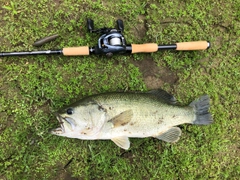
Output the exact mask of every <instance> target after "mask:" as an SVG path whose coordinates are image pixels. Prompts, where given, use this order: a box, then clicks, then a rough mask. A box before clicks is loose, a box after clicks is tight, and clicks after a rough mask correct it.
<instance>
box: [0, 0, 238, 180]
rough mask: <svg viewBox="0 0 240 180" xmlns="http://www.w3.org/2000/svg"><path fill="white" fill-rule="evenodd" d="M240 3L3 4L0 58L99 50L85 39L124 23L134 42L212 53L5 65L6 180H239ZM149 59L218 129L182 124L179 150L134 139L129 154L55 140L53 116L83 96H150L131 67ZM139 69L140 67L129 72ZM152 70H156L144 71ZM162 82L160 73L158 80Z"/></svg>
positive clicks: (1, 70) (0, 167) (2, 127)
mask: <svg viewBox="0 0 240 180" xmlns="http://www.w3.org/2000/svg"><path fill="white" fill-rule="evenodd" d="M239 6H240V3H239V1H234V2H233V1H228V2H227V1H223V0H220V1H214V0H211V1H204V0H198V1H194V0H189V1H184V2H183V1H154V0H148V1H145V2H141V1H121V2H115V1H90V0H85V1H76V0H69V1H67V0H62V1H57V0H55V1H46V0H44V1H32V0H30V1H21V2H20V1H7V0H2V1H1V3H0V16H1V17H2V18H1V19H0V25H1V29H0V34H1V36H0V44H1V49H0V51H1V52H2V51H24V50H33V49H36V48H33V47H32V46H31V44H32V43H33V42H34V41H35V40H36V39H39V38H42V37H45V36H48V35H51V34H55V33H58V34H59V35H60V38H58V39H57V40H56V41H53V42H50V43H48V44H45V45H44V46H43V47H42V49H59V48H62V47H67V46H84V45H89V46H94V45H95V44H96V43H97V39H98V36H97V35H94V34H89V33H87V31H86V28H85V24H86V18H87V17H90V18H92V19H93V20H94V23H95V27H96V28H101V27H104V26H106V27H114V26H115V21H116V19H117V18H121V19H122V20H124V25H125V32H124V35H125V38H126V40H127V42H128V43H145V42H157V43H158V44H169V43H175V42H181V41H193V40H209V41H210V42H211V44H212V47H211V49H209V50H207V51H194V52H175V51H162V52H157V53H152V54H147V55H143V54H135V55H130V56H124V55H122V56H120V55H119V56H113V57H112V58H106V57H104V56H89V57H63V56H26V57H8V58H5V57H4V58H3V57H2V58H0V117H1V118H0V179H4V180H5V179H68V178H70V176H73V177H76V178H78V179H238V178H239V176H240V174H239V172H240V165H239V129H240V127H239V118H240V114H239V108H240V95H239V92H240V88H239V87H240V71H239V65H240V58H239V47H238V45H239V43H240V38H239V37H240V22H239V17H240V14H239V10H238V7H239ZM145 58H148V59H149V58H150V59H153V60H154V62H155V65H156V66H159V67H167V68H168V69H170V70H171V71H172V72H176V73H177V76H178V81H177V82H176V83H174V84H170V83H168V82H167V81H165V83H164V84H163V87H160V88H164V89H166V90H167V91H169V92H171V93H173V94H174V95H175V96H176V97H177V99H178V100H179V101H180V102H181V103H182V104H188V103H190V102H191V101H192V100H194V99H195V98H196V97H198V96H199V95H201V94H205V93H207V94H209V96H210V97H211V113H212V114H213V117H214V121H215V122H214V124H212V125H210V126H191V125H182V126H181V128H182V130H183V134H182V136H181V140H180V141H179V142H178V143H176V144H169V143H165V142H160V141H159V140H157V139H153V138H145V139H131V142H132V146H131V148H130V150H128V151H124V150H121V149H119V148H118V147H117V146H116V145H115V144H113V143H112V142H110V141H82V140H78V139H68V138H62V137H57V136H53V135H51V134H49V130H51V129H53V128H56V127H57V126H58V122H57V120H56V118H55V117H54V112H55V111H56V110H58V109H59V108H60V107H62V106H64V105H67V104H69V103H70V102H73V101H75V100H77V99H79V98H81V97H84V96H87V95H90V94H96V93H100V92H108V91H118V90H126V91H146V90H147V89H151V87H150V86H146V85H145V83H144V81H145V78H146V77H145V76H144V75H143V72H141V70H140V68H138V67H137V66H135V65H134V64H138V63H139V62H141V61H144V59H145ZM132 62H134V64H133V63H132ZM147 70H148V71H151V69H147ZM163 75H164V74H161V72H159V74H157V77H158V78H159V80H161V77H162V76H163Z"/></svg>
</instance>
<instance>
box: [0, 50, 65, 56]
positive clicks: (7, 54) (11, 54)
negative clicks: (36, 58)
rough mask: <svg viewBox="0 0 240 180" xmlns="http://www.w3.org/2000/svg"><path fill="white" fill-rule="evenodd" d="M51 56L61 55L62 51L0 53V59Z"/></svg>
mask: <svg viewBox="0 0 240 180" xmlns="http://www.w3.org/2000/svg"><path fill="white" fill-rule="evenodd" d="M52 54H62V50H45V51H22V52H0V57H5V56H25V55H52Z"/></svg>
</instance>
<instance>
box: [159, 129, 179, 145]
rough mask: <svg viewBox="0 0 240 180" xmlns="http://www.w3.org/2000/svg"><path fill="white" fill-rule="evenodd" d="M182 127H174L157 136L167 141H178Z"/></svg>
mask: <svg viewBox="0 0 240 180" xmlns="http://www.w3.org/2000/svg"><path fill="white" fill-rule="evenodd" d="M181 133H182V131H181V129H180V128H179V127H172V128H171V129H169V130H168V131H166V132H164V133H162V134H160V135H159V136H156V137H155V138H157V139H160V140H163V141H166V142H177V141H178V140H179V137H180V136H181Z"/></svg>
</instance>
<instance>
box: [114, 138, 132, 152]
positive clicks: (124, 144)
mask: <svg viewBox="0 0 240 180" xmlns="http://www.w3.org/2000/svg"><path fill="white" fill-rule="evenodd" d="M111 140H112V141H113V142H114V143H115V144H116V145H117V146H119V147H120V148H123V149H126V150H127V149H129V147H130V141H129V139H128V137H125V136H122V137H116V138H113V139H111Z"/></svg>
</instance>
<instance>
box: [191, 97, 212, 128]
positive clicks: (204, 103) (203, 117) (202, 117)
mask: <svg viewBox="0 0 240 180" xmlns="http://www.w3.org/2000/svg"><path fill="white" fill-rule="evenodd" d="M189 106H191V107H193V108H194V110H195V113H196V119H195V120H194V121H193V124H202V125H207V124H211V123H212V122H213V118H212V115H211V114H210V113H209V112H208V110H209V107H210V99H209V97H208V95H203V96H201V97H200V98H199V99H198V100H195V101H193V102H192V103H190V104H189Z"/></svg>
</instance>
